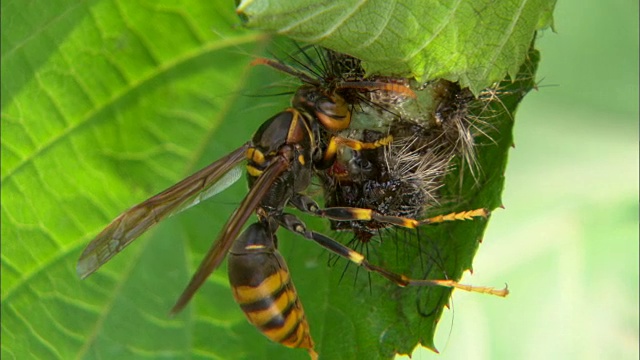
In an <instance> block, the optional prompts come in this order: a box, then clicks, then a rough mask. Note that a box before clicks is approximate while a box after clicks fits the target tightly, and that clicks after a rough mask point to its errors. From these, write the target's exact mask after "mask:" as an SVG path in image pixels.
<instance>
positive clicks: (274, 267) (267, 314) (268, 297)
mask: <svg viewBox="0 0 640 360" xmlns="http://www.w3.org/2000/svg"><path fill="white" fill-rule="evenodd" d="M250 236H253V239H251V240H250V241H247V240H249V239H247V238H248V237H250ZM272 236H274V235H272V234H268V231H266V230H265V229H264V228H263V226H261V224H253V225H252V226H250V227H249V228H248V229H247V230H246V231H245V233H243V235H241V236H240V238H238V240H236V243H235V244H234V248H233V249H232V251H231V252H230V254H229V258H228V261H229V282H230V284H231V288H232V291H233V296H234V298H235V299H236V302H237V303H238V304H239V305H240V307H241V308H242V311H244V313H245V315H246V316H247V319H248V320H249V322H250V323H251V324H253V325H254V326H255V327H256V328H258V330H260V331H261V332H262V333H263V334H264V335H265V336H267V337H268V338H269V339H271V340H273V341H275V342H278V343H281V344H283V345H285V346H288V347H292V348H303V349H308V351H309V354H310V355H311V357H312V358H315V357H316V356H317V354H316V353H315V351H314V350H313V346H314V344H313V339H312V338H311V334H310V333H309V324H308V323H307V319H306V317H305V314H304V310H303V308H302V304H301V303H300V300H299V299H298V295H297V293H296V289H295V287H294V285H293V282H291V277H290V276H289V269H288V268H287V265H286V263H285V262H284V259H283V258H282V256H280V254H279V253H278V251H277V250H276V249H275V248H274V247H273V246H269V244H259V242H260V241H262V240H265V237H268V238H269V240H271V237H272ZM258 240H259V241H258ZM267 242H269V241H267ZM240 245H244V248H243V249H242V250H244V251H240V250H241V249H239V248H240V247H241V246H240Z"/></svg>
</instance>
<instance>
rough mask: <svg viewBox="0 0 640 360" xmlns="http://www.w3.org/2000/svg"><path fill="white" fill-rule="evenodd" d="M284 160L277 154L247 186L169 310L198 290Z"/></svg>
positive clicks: (282, 168) (284, 165)
mask: <svg viewBox="0 0 640 360" xmlns="http://www.w3.org/2000/svg"><path fill="white" fill-rule="evenodd" d="M287 167H288V164H287V162H286V160H284V159H283V158H281V157H277V158H276V160H275V161H274V162H273V163H271V164H270V165H269V166H268V167H267V169H266V170H265V171H264V172H263V173H262V175H260V177H259V178H258V180H256V182H255V183H254V184H253V186H252V187H251V190H249V193H248V194H247V196H245V198H244V199H243V200H242V203H240V206H239V207H238V209H236V211H235V212H234V213H233V215H231V217H230V218H229V220H227V222H226V223H225V224H224V227H223V228H222V230H221V231H220V235H218V238H217V239H216V241H215V242H214V243H213V245H212V246H211V248H209V251H208V252H207V255H206V256H205V257H204V259H202V262H201V263H200V266H199V267H198V270H197V271H196V273H195V274H194V275H193V277H192V278H191V281H190V282H189V285H187V287H186V289H185V290H184V291H183V292H182V295H180V298H179V299H178V301H177V302H176V304H175V305H174V306H173V309H171V313H172V314H176V313H178V312H179V311H180V310H182V309H183V308H184V307H185V306H186V305H187V303H188V302H189V300H191V298H192V297H193V294H195V293H196V291H198V289H199V288H200V286H202V284H203V283H204V282H205V280H207V278H208V277H209V275H211V273H212V272H213V271H214V270H215V269H216V268H217V267H218V266H220V263H221V262H222V260H223V259H224V257H225V255H227V251H229V248H230V247H231V244H233V241H234V240H235V239H236V238H237V237H238V234H239V233H240V230H242V226H243V225H244V224H245V223H246V222H247V220H248V219H249V216H251V214H252V213H253V211H254V210H255V209H256V207H257V206H258V204H259V203H260V201H261V200H262V198H263V197H264V196H265V195H266V194H267V192H269V190H270V189H271V185H273V182H274V181H275V180H276V179H277V178H278V177H279V176H280V175H281V174H282V173H283V172H284V171H285V170H287Z"/></svg>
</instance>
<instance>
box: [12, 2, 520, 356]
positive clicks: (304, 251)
mask: <svg viewBox="0 0 640 360" xmlns="http://www.w3.org/2000/svg"><path fill="white" fill-rule="evenodd" d="M1 22H2V30H3V31H2V33H3V42H2V58H3V61H2V76H3V82H2V93H3V97H2V109H1V111H2V118H1V119H2V130H3V131H2V134H1V141H2V152H1V156H2V158H1V160H2V168H1V171H0V173H1V180H2V204H1V210H2V215H1V220H2V224H3V226H2V233H1V234H2V239H3V242H2V270H1V275H2V291H1V303H2V305H1V306H2V315H3V321H2V339H3V341H2V354H1V355H2V357H3V358H9V359H10V358H25V357H29V358H47V359H49V358H60V359H68V358H149V357H153V358H160V357H164V358H184V357H190V358H212V357H213V358H233V359H241V358H247V359H249V358H250V359H256V358H265V359H266V358H270V359H271V358H300V359H305V358H307V357H308V356H307V354H306V353H305V352H304V351H302V350H291V349H287V348H285V347H283V346H281V345H279V344H274V343H271V342H269V341H268V340H267V339H266V338H264V337H263V336H262V335H261V334H260V333H259V332H258V331H256V330H255V329H254V328H253V327H252V326H250V325H249V324H248V323H247V322H246V320H245V319H244V316H243V314H242V313H241V311H240V309H239V308H238V307H237V305H236V304H235V303H234V302H233V299H232V296H231V292H230V290H229V288H228V284H227V280H226V275H225V270H224V269H219V270H218V271H216V272H215V273H214V275H213V276H212V277H211V279H210V280H209V281H208V282H207V283H206V284H205V286H203V288H202V289H201V290H200V291H199V293H198V294H197V295H196V297H195V298H194V300H193V301H192V303H191V304H190V305H189V307H188V308H187V309H186V310H185V311H184V312H183V313H182V314H180V315H178V316H176V317H175V318H170V317H169V316H168V311H169V309H170V308H171V306H172V305H173V303H174V301H175V300H176V298H177V296H178V295H179V294H180V292H181V291H182V289H183V287H184V286H185V285H186V283H187V282H188V279H189V277H190V276H191V274H192V273H193V271H194V269H195V268H196V266H197V264H198V263H199V261H200V259H201V257H202V255H203V254H204V253H205V252H206V250H207V249H208V247H209V246H210V241H211V240H212V239H214V238H215V235H216V234H217V232H218V231H219V229H220V227H221V226H222V224H223V223H224V221H225V220H226V219H227V218H228V216H229V215H230V214H231V212H232V210H233V209H234V207H235V206H236V205H237V204H238V202H239V201H240V199H241V198H242V196H243V195H244V194H245V193H246V185H245V184H244V183H237V184H236V185H234V186H233V187H232V188H230V189H228V190H227V191H225V192H224V193H222V194H220V195H218V196H216V198H215V199H214V200H212V201H209V202H207V203H204V204H202V205H200V206H198V207H197V208H195V209H193V210H190V211H189V212H187V213H184V214H180V215H179V216H176V217H174V218H171V219H169V220H167V221H166V222H165V223H163V224H162V225H160V226H158V227H157V228H156V229H155V230H153V231H151V232H150V234H148V235H145V236H143V237H142V238H141V239H139V240H137V241H136V242H135V243H134V244H132V245H131V246H129V247H128V248H127V250H126V251H124V252H123V253H121V254H119V255H118V256H116V257H115V258H114V259H113V260H112V261H110V262H109V263H108V264H107V265H105V266H104V267H103V268H101V269H100V270H99V271H98V272H97V273H96V274H94V275H92V276H91V277H89V278H88V279H86V280H83V281H81V280H79V279H78V278H77V276H76V273H75V266H76V261H77V259H78V257H79V255H80V253H81V251H82V249H83V248H84V247H85V246H86V245H87V244H88V243H89V241H91V239H92V238H93V237H94V236H95V235H96V234H97V233H98V232H99V231H100V230H101V229H102V228H103V227H104V226H105V225H106V224H108V222H109V221H110V220H111V219H113V218H114V217H115V216H117V215H118V214H119V213H120V212H122V211H124V210H126V209H127V208H128V207H130V206H132V205H134V204H136V203H138V202H140V201H142V200H144V199H146V198H147V197H149V196H150V195H152V194H155V193H157V192H159V191H160V190H162V189H164V188H166V187H168V186H170V185H171V184H173V183H175V182H177V181H178V180H180V179H182V178H184V177H186V176H187V175H189V174H191V173H193V172H194V171H195V170H197V169H198V168H200V167H202V166H205V165H206V164H208V163H210V162H212V161H214V160H216V159H218V158H220V157H221V156H223V155H224V154H226V153H227V152H229V151H231V150H232V149H234V148H236V147H237V146H238V145H240V144H241V143H243V142H244V141H246V140H247V139H249V138H250V136H251V134H252V133H253V132H254V131H255V129H257V127H258V126H259V125H260V124H261V123H262V121H264V120H265V119H266V118H268V117H269V116H271V115H272V114H275V113H277V112H278V111H280V110H282V109H283V108H284V107H285V106H286V104H287V102H288V99H286V98H281V99H279V101H278V100H274V98H270V97H267V98H264V97H263V98H257V99H256V98H255V97H249V96H245V95H247V94H256V93H258V94H259V93H260V91H261V89H263V88H264V87H265V85H269V84H272V83H273V82H274V81H276V79H279V78H278V77H277V74H275V73H274V72H273V71H272V70H270V69H251V68H250V66H249V65H248V64H249V62H250V61H251V60H252V57H253V56H263V55H264V54H265V53H267V52H266V51H265V48H266V45H267V39H266V38H265V37H264V36H262V35H259V34H256V33H252V32H249V31H243V30H241V29H239V28H238V27H237V26H235V25H236V23H237V22H238V20H237V19H236V17H235V15H233V12H232V8H231V7H230V5H229V4H226V3H225V2H224V1H218V2H198V1H183V2H182V3H181V4H175V3H174V2H166V3H161V2H152V3H141V2H122V3H120V2H107V1H92V2H80V3H78V2H74V1H56V2H52V1H48V2H45V1H41V2H37V3H36V4H31V5H30V6H25V4H24V3H23V2H17V1H13V2H9V1H5V2H3V3H2V21H1ZM528 81H529V83H527V84H525V83H516V84H514V86H516V88H517V89H519V90H520V91H521V92H519V93H517V96H520V95H522V94H523V93H524V92H526V87H527V86H529V85H530V81H532V80H531V76H530V74H529V77H528ZM514 94H515V93H514ZM509 109H512V107H511V106H509ZM500 124H502V122H500ZM510 124H511V122H510V121H509V122H505V125H504V127H503V126H502V125H501V126H500V127H499V128H498V131H497V133H498V134H500V137H499V138H494V140H495V141H496V143H497V144H498V146H485V147H482V149H483V152H482V153H481V157H483V158H487V159H492V160H491V161H496V162H497V163H495V164H493V163H489V162H487V163H484V162H483V163H482V166H483V167H486V168H487V169H486V179H487V180H486V181H487V182H490V181H494V180H495V179H497V182H495V183H494V182H492V185H490V186H487V187H486V189H487V190H482V191H480V192H478V193H477V194H476V193H473V194H472V195H470V196H469V197H466V198H467V199H469V202H468V205H469V206H475V207H479V206H488V205H485V204H490V205H491V206H494V205H497V200H496V199H499V192H500V191H499V190H500V188H501V186H502V177H501V175H502V172H501V171H502V169H503V167H504V162H505V160H506V149H507V148H508V146H510V145H511V140H510V130H509V129H510ZM489 145H495V144H493V143H490V144H489ZM485 148H486V149H493V150H487V151H489V152H488V153H487V154H488V155H487V156H486V157H485V155H484V154H485V152H484V149H485ZM491 151H495V152H496V154H494V153H493V152H491ZM494 155H495V157H494ZM487 161H489V160H487ZM467 178H468V177H467ZM483 189H485V188H483ZM452 191H454V190H452ZM455 193H456V194H459V192H458V191H457V190H455ZM465 205H467V204H465ZM305 221H307V224H308V225H309V226H310V227H313V228H314V229H320V230H322V229H324V228H326V224H325V223H324V222H323V221H320V220H317V219H316V220H314V219H306V218H305ZM483 228H484V222H483V221H473V222H467V223H460V224H456V225H451V224H446V225H442V226H437V227H433V229H430V230H425V231H432V232H428V233H427V232H425V233H424V235H422V236H421V237H420V238H417V237H415V236H414V237H409V238H408V239H407V240H406V241H403V240H402V238H398V239H397V240H398V241H385V242H383V243H382V244H381V245H380V247H379V248H376V247H375V246H373V245H376V244H372V246H371V251H372V252H374V253H377V255H376V254H371V258H372V261H373V262H375V263H377V264H381V265H384V266H388V267H389V268H390V269H393V270H396V271H402V272H406V273H407V274H411V275H414V276H425V275H430V276H435V277H442V273H443V272H446V274H447V275H449V276H450V277H452V278H457V277H458V276H459V275H460V274H461V273H462V270H463V269H466V268H469V267H470V264H471V258H472V256H473V253H474V252H475V249H476V248H477V245H478V243H477V241H476V240H477V237H476V236H472V237H471V238H472V241H471V242H469V241H467V240H468V239H469V238H470V237H469V236H468V235H469V234H478V233H480V234H481V233H482V229H483ZM459 234H462V236H459ZM464 239H467V240H464ZM418 240H420V242H418ZM424 241H426V242H424ZM465 241H466V242H465ZM280 244H281V252H282V254H283V256H284V257H285V258H286V259H287V261H288V263H289V267H290V269H291V271H292V277H293V279H294V281H295V283H296V286H297V288H298V291H299V294H300V297H301V299H302V302H303V304H304V306H305V309H306V312H307V315H308V317H309V322H310V324H311V332H312V335H313V336H314V339H315V341H316V343H317V344H318V352H319V353H320V354H321V356H322V357H324V358H328V359H338V358H346V359H347V358H372V359H375V358H389V357H391V356H392V355H393V354H394V353H395V352H396V351H399V352H404V353H406V352H409V351H411V349H412V348H413V347H414V346H415V344H416V343H417V342H418V341H421V342H422V343H424V344H426V345H428V346H432V340H431V339H432V335H433V331H434V325H435V324H436V323H437V320H438V318H439V314H440V313H441V311H442V307H441V305H442V304H444V303H446V302H447V298H448V295H449V292H450V291H449V290H446V289H432V288H422V289H402V288H398V287H397V286H395V285H393V284H390V283H389V282H387V281H385V280H382V279H379V278H378V277H377V276H372V277H371V280H372V284H371V286H369V283H368V281H367V277H366V275H365V274H364V273H363V272H362V271H360V272H359V273H358V275H357V279H358V280H357V281H356V282H355V285H352V284H351V280H353V279H354V278H356V271H355V270H354V269H353V268H350V269H348V271H347V274H346V275H345V276H344V280H343V281H342V282H340V279H341V277H342V269H343V266H344V263H343V262H340V263H338V265H335V266H332V267H328V266H326V264H325V263H326V261H327V255H326V253H325V252H323V251H321V250H320V249H319V248H318V247H317V246H315V245H314V244H311V243H308V242H306V241H301V240H300V239H299V238H298V237H295V236H291V235H288V234H282V236H280ZM416 249H417V251H416ZM432 249H440V250H441V251H442V252H441V254H439V255H434V254H433V253H431V252H429V251H430V250H432ZM450 251H453V252H450ZM460 251H461V252H462V253H464V257H459V255H458V253H459V252H460ZM420 253H426V254H427V255H428V256H429V258H422V257H421V256H422V255H420ZM396 254H398V255H396ZM423 255H424V254H423ZM423 266H424V267H423ZM223 267H224V266H223ZM429 267H431V268H433V271H431V272H429V271H428V270H429ZM427 272H429V274H426V273H427ZM418 310H421V311H423V312H427V313H428V312H432V314H429V316H421V315H419V314H418ZM432 347H433V346H432Z"/></svg>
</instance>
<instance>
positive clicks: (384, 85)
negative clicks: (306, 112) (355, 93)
mask: <svg viewBox="0 0 640 360" xmlns="http://www.w3.org/2000/svg"><path fill="white" fill-rule="evenodd" d="M338 88H340V89H363V90H383V91H390V92H395V93H398V94H403V95H406V96H408V97H410V98H412V99H415V98H416V93H415V92H413V90H411V89H410V88H408V87H407V86H404V85H401V84H394V83H388V82H381V81H344V82H341V83H340V84H338Z"/></svg>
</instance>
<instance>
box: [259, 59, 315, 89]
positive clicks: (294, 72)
mask: <svg viewBox="0 0 640 360" xmlns="http://www.w3.org/2000/svg"><path fill="white" fill-rule="evenodd" d="M256 65H266V66H270V67H272V68H274V69H276V70H278V71H281V72H283V73H285V74H289V75H293V76H295V77H297V78H298V79H300V80H302V82H305V83H307V84H311V85H319V83H318V80H316V79H314V78H313V77H311V76H309V75H308V74H305V73H304V72H302V71H300V70H297V69H294V68H293V67H291V66H288V65H285V64H283V63H281V62H278V61H275V60H271V59H267V58H257V59H254V60H253V61H252V62H251V66H256Z"/></svg>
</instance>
